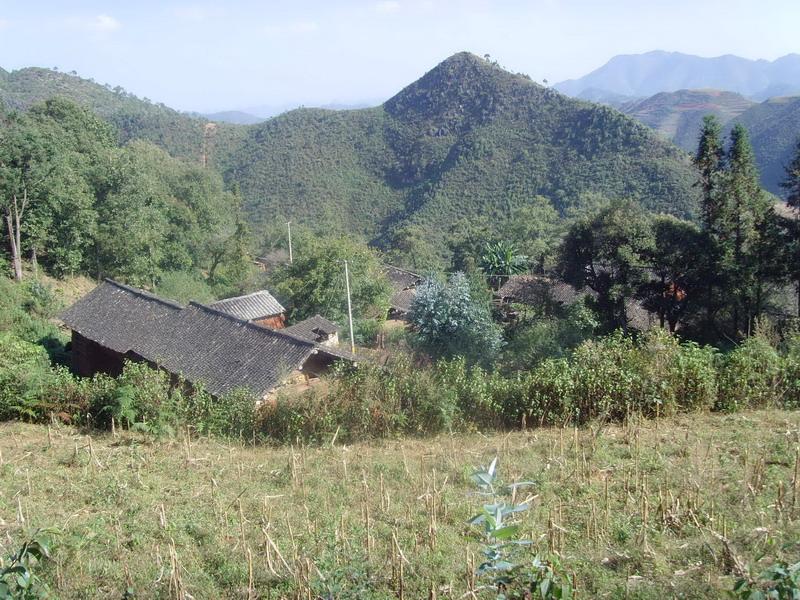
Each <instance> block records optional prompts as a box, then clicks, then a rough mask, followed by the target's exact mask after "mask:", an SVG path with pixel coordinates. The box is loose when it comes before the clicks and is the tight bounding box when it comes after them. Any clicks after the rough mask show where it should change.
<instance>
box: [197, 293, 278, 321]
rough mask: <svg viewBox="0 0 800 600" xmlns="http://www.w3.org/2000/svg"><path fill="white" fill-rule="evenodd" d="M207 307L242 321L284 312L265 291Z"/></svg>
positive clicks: (214, 303)
mask: <svg viewBox="0 0 800 600" xmlns="http://www.w3.org/2000/svg"><path fill="white" fill-rule="evenodd" d="M208 306H209V307H211V308H214V309H216V310H218V311H220V312H223V313H225V314H227V315H231V316H234V317H237V318H239V319H242V320H244V321H253V320H255V319H263V318H265V317H272V316H275V315H280V314H282V313H284V312H286V309H285V308H283V306H281V303H280V302H278V301H277V300H276V299H275V298H274V297H273V295H272V294H270V293H269V292H268V291H267V290H260V291H258V292H253V293H252V294H247V295H245V296H236V297H235V298H226V299H225V300H217V301H216V302H212V303H211V304H209V305H208Z"/></svg>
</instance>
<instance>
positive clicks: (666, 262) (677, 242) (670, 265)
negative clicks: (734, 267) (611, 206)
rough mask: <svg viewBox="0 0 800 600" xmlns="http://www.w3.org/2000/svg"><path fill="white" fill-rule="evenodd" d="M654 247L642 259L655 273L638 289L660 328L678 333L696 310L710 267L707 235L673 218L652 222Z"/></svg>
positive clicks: (658, 219)
mask: <svg viewBox="0 0 800 600" xmlns="http://www.w3.org/2000/svg"><path fill="white" fill-rule="evenodd" d="M652 227H653V245H652V246H648V247H646V248H645V250H644V251H643V252H642V257H643V259H644V260H645V262H646V263H647V265H648V267H649V269H650V271H651V272H652V274H653V278H652V279H648V280H647V281H645V282H644V283H643V284H642V285H640V286H639V289H638V290H637V297H638V298H639V299H640V300H642V303H643V305H644V307H645V308H646V309H647V310H649V311H651V312H654V313H655V314H656V315H658V319H659V323H660V325H661V327H665V326H667V327H669V330H670V332H673V333H674V332H675V330H676V329H677V328H678V326H679V325H683V324H685V323H686V322H687V321H688V319H689V318H690V317H691V316H692V314H693V312H694V311H695V310H696V309H697V306H698V301H699V300H700V299H701V297H702V291H703V289H704V287H705V280H706V277H707V276H708V272H709V271H710V268H709V266H710V265H708V261H707V256H706V253H705V241H706V236H705V234H704V233H703V232H702V231H701V230H700V229H699V228H698V227H697V226H696V225H694V224H693V223H690V222H689V221H683V220H681V219H677V218H675V217H673V216H670V215H658V216H656V217H655V218H654V219H653V223H652Z"/></svg>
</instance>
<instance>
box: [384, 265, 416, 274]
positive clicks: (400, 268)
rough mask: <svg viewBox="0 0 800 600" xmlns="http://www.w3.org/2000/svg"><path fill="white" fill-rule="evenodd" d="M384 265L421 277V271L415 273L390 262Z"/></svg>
mask: <svg viewBox="0 0 800 600" xmlns="http://www.w3.org/2000/svg"><path fill="white" fill-rule="evenodd" d="M383 266H384V267H387V268H389V269H396V270H397V271H402V272H403V273H408V274H409V275H414V276H416V277H420V274H419V273H415V272H414V271H409V270H408V269H404V268H403V267H397V266H395V265H390V264H388V263H384V265H383Z"/></svg>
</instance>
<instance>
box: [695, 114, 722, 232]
mask: <svg viewBox="0 0 800 600" xmlns="http://www.w3.org/2000/svg"><path fill="white" fill-rule="evenodd" d="M724 156H725V151H724V148H723V146H722V126H721V125H720V123H719V120H718V119H717V117H715V116H714V115H707V116H705V117H704V118H703V127H702V129H701V131H700V140H699V142H698V145H697V154H696V155H695V157H694V161H693V162H694V165H695V166H696V167H697V169H698V171H699V172H700V180H699V181H698V182H697V185H698V186H699V187H700V188H701V189H702V192H703V206H702V219H703V228H704V229H705V230H706V231H710V230H712V229H713V228H714V225H715V223H716V219H717V216H718V213H719V207H718V206H717V200H718V198H717V194H716V193H715V192H716V187H717V183H718V179H719V174H720V172H721V170H722V163H723V159H724Z"/></svg>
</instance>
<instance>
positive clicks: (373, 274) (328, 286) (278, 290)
mask: <svg viewBox="0 0 800 600" xmlns="http://www.w3.org/2000/svg"><path fill="white" fill-rule="evenodd" d="M292 242H293V245H294V262H291V263H287V264H284V265H282V266H280V267H278V268H276V269H275V270H274V271H273V272H272V273H271V274H269V279H268V283H269V285H270V289H271V290H272V291H273V292H274V293H275V294H277V295H278V297H279V298H280V299H281V301H285V302H286V304H287V308H288V309H289V316H290V318H291V319H293V320H300V319H305V318H308V317H311V316H313V315H315V314H317V313H319V314H321V315H323V316H325V317H327V318H329V319H332V320H333V321H336V322H338V323H346V322H347V297H346V294H345V280H344V261H345V260H347V264H348V267H349V271H350V295H351V298H352V304H353V317H354V318H355V319H368V318H373V319H383V318H385V317H386V314H387V313H388V310H389V298H390V288H389V282H388V280H387V279H386V276H385V275H384V274H383V268H382V265H381V261H380V259H379V256H378V254H377V252H376V251H375V250H373V249H372V248H370V247H368V246H367V245H366V244H363V243H361V242H358V241H355V240H352V239H348V238H342V237H334V236H331V237H320V236H317V235H314V234H312V233H310V232H309V231H307V230H303V229H301V228H299V227H298V228H297V229H296V230H295V228H293V229H292Z"/></svg>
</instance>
